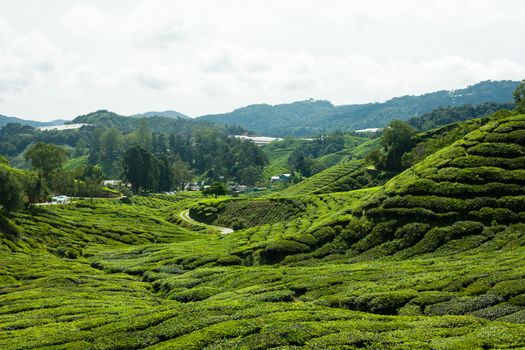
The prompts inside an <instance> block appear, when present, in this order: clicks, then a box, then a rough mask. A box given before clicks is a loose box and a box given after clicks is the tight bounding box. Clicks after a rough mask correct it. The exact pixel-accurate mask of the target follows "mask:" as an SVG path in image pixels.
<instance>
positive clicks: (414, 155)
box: [367, 80, 525, 172]
mask: <svg viewBox="0 0 525 350" xmlns="http://www.w3.org/2000/svg"><path fill="white" fill-rule="evenodd" d="M514 102H515V109H516V111H518V112H520V113H525V80H524V81H522V82H521V83H520V84H519V85H518V86H517V88H516V90H515V91H514ZM512 107H513V105H512V104H509V103H484V104H481V105H478V106H471V105H466V106H460V107H450V106H449V107H444V108H438V109H436V110H434V111H432V112H430V113H427V114H425V115H423V116H421V117H418V118H413V119H410V120H409V121H408V123H405V122H403V121H400V120H394V121H392V122H391V123H390V124H389V125H388V127H386V128H385V129H384V130H383V135H382V136H381V148H380V149H376V150H374V151H372V152H370V153H369V154H368V155H367V160H368V162H370V163H372V164H374V165H375V166H376V167H377V168H378V169H380V170H387V171H395V172H398V171H401V170H403V169H406V168H408V167H410V166H411V165H413V164H415V163H417V162H418V161H420V160H422V159H424V158H425V157H426V156H428V155H429V154H431V153H433V152H435V151H437V150H438V149H440V148H442V147H445V146H447V145H448V144H451V143H452V142H454V141H455V140H458V139H459V138H461V137H463V136H464V135H466V134H467V133H468V132H470V131H472V130H474V129H476V128H477V127H478V126H479V125H478V124H477V123H468V122H467V123H462V124H452V123H455V122H458V121H464V120H468V119H473V118H476V117H482V116H485V115H488V114H492V113H496V112H497V113H505V112H504V111H501V110H503V109H511V108H512ZM498 111H501V112H498ZM445 124H447V126H442V125H445ZM412 126H415V127H418V128H420V129H426V128H435V127H437V126H441V127H440V128H439V129H436V130H434V131H429V132H427V133H424V134H420V136H418V137H416V134H417V130H416V129H415V128H414V127H412ZM434 134H435V135H434ZM421 135H423V136H421ZM421 138H423V140H421ZM425 138H426V139H425ZM418 139H419V140H418Z"/></svg>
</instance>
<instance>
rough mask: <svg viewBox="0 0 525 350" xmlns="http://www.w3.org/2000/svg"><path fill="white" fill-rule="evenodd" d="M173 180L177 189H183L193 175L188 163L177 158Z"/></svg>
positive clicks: (173, 168)
mask: <svg viewBox="0 0 525 350" xmlns="http://www.w3.org/2000/svg"><path fill="white" fill-rule="evenodd" d="M172 172H173V180H174V184H175V187H176V188H177V189H183V188H184V185H185V184H186V183H187V182H189V181H190V180H191V179H192V177H193V171H192V170H191V167H190V165H189V164H188V163H186V162H185V161H182V160H180V159H177V160H176V161H175V162H174V163H173V166H172Z"/></svg>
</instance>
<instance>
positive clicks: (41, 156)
mask: <svg viewBox="0 0 525 350" xmlns="http://www.w3.org/2000/svg"><path fill="white" fill-rule="evenodd" d="M67 156H68V153H67V151H66V150H64V149H63V148H62V147H59V146H57V145H52V144H46V143H43V142H37V143H35V144H34V145H33V146H31V147H30V148H29V150H28V151H27V152H26V154H25V158H26V160H27V161H28V162H30V163H31V166H32V167H33V169H36V170H38V171H39V172H40V173H41V174H42V176H43V177H44V179H45V180H46V181H47V182H48V183H49V184H51V181H52V176H53V174H54V173H55V172H56V171H58V170H60V169H62V165H63V164H64V162H65V161H66V159H67Z"/></svg>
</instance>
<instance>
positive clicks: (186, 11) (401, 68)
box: [0, 0, 525, 120]
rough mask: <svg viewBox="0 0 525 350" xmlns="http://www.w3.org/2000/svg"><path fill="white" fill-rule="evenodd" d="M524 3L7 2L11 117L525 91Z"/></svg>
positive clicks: (1, 66)
mask: <svg viewBox="0 0 525 350" xmlns="http://www.w3.org/2000/svg"><path fill="white" fill-rule="evenodd" d="M524 15H525V1H523V0H516V1H513V0H493V1H485V0H472V1H468V0H451V1H447V0H439V1H432V0H425V1H419V0H407V1H399V0H398V1H389V0H378V1H375V0H366V1H348V0H322V1H321V0H316V1H313V0H235V1H229V0H220V1H219V0H208V1H199V0H189V1H185V0H158V1H157V0H148V1H145V0H142V1H140V0H111V1H107V0H89V1H88V0H85V1H81V0H49V1H42V0H19V1H12V0H0V114H4V115H11V116H18V117H23V118H26V119H35V120H48V119H54V118H68V119H70V118H73V117H75V116H77V115H80V114H85V113H88V112H91V111H94V110H98V109H109V110H112V111H115V112H117V113H120V114H125V115H127V114H133V113H139V112H145V111H150V110H166V109H174V110H177V111H180V112H182V113H185V114H188V115H190V116H199V115H202V114H207V113H221V112H227V111H230V110H233V109H234V108H237V107H241V106H245V105H248V104H252V103H270V104H276V103H283V102H291V101H296V100H304V99H307V98H310V97H312V98H316V99H328V100H330V101H332V102H333V103H334V104H348V103H363V102H371V101H382V100H385V99H388V98H391V97H394V96H399V95H404V94H421V93H425V92H430V91H435V90H439V89H454V88H461V87H464V86H467V85H469V84H473V83H476V82H478V81H481V80H487V79H513V80H521V79H523V78H525V45H523V30H522V27H523V26H522V23H523V18H524Z"/></svg>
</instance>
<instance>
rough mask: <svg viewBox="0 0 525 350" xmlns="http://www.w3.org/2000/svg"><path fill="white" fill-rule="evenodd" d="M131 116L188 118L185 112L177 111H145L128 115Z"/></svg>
mask: <svg viewBox="0 0 525 350" xmlns="http://www.w3.org/2000/svg"><path fill="white" fill-rule="evenodd" d="M130 117H132V118H150V117H165V118H174V119H190V117H188V116H187V115H185V114H182V113H179V112H177V111H164V112H145V113H139V114H133V115H130Z"/></svg>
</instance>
